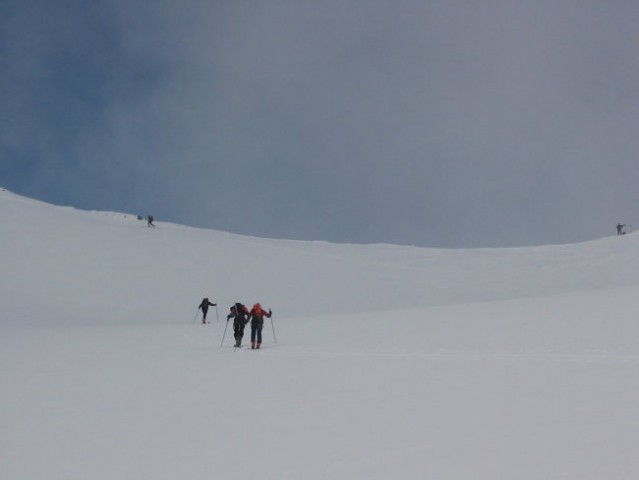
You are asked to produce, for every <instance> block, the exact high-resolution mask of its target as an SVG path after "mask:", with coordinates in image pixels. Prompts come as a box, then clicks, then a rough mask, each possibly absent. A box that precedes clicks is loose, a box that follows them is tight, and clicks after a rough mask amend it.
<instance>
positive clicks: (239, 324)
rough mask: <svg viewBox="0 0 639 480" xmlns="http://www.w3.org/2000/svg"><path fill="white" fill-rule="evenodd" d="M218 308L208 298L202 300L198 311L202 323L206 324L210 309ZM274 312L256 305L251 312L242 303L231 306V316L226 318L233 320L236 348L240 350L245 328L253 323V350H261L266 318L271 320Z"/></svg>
mask: <svg viewBox="0 0 639 480" xmlns="http://www.w3.org/2000/svg"><path fill="white" fill-rule="evenodd" d="M215 306H217V304H216V303H212V302H210V301H209V299H208V298H204V299H202V303H200V306H199V307H198V310H202V323H206V314H207V313H208V310H209V307H215ZM271 315H273V312H272V311H271V309H270V308H269V309H268V312H267V311H266V310H264V309H262V305H260V304H259V303H256V304H255V305H253V308H251V310H249V309H248V308H246V306H244V305H243V304H242V303H240V302H237V303H235V304H234V305H232V306H231V308H230V312H229V314H228V315H227V316H226V322H227V323H228V321H229V320H230V319H231V318H232V319H233V333H234V336H235V347H237V348H240V347H241V346H242V339H243V338H244V327H245V326H246V324H247V323H249V322H251V349H253V350H255V349H259V348H260V347H261V345H262V328H263V327H264V317H266V318H271Z"/></svg>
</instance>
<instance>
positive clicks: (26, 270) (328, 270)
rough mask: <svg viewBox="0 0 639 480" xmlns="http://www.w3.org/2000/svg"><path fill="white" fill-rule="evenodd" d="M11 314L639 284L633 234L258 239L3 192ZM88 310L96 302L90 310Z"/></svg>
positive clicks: (342, 305)
mask: <svg viewBox="0 0 639 480" xmlns="http://www.w3.org/2000/svg"><path fill="white" fill-rule="evenodd" d="M0 222H2V225H3V230H4V232H3V235H2V237H1V238H0V242H1V243H0V264H2V265H3V269H4V271H5V272H10V273H9V274H8V275H3V277H2V288H1V291H2V296H3V298H2V304H3V308H4V311H5V314H4V315H3V320H2V321H3V322H4V323H7V322H8V323H13V322H17V323H23V322H36V323H41V322H45V323H53V324H56V323H65V324H67V323H72V324H76V323H80V324H82V323H85V322H87V321H89V320H88V319H89V318H95V317H96V314H97V317H98V318H99V319H100V322H106V323H118V324H120V323H125V324H126V323H181V322H183V321H184V320H185V318H188V317H189V316H190V315H191V314H192V312H193V310H194V308H195V307H196V306H197V304H198V300H199V299H201V298H202V297H204V296H208V297H210V298H212V299H214V300H217V301H220V302H221V304H222V305H226V304H231V303H232V302H234V301H236V300H240V301H244V302H247V303H250V302H252V301H257V300H260V301H263V302H266V303H267V304H270V305H273V306H275V307H276V308H277V309H278V311H279V313H280V315H281V316H285V317H291V316H293V317H298V316H311V315H326V314H336V313H354V312H362V311H364V312H371V311H384V310H397V309H407V308H420V307H425V306H433V305H445V304H465V303H470V302H481V301H490V300H498V299H512V298H521V297H533V296H542V295H548V294H557V293H558V292H559V293H568V292H577V291H585V290H591V289H597V288H607V287H617V286H626V285H639V254H638V253H639V236H637V235H625V236H623V237H610V238H604V239H600V240H595V241H591V242H586V243H581V244H575V245H556V246H542V247H530V248H503V249H494V248H493V249H465V250H446V249H432V248H418V247H405V246H396V245H351V244H344V245H341V244H331V243H326V242H304V241H291V240H272V239H260V238H254V237H246V236H240V235H234V234H230V233H226V232H220V231H215V230H203V229H197V228H186V227H181V226H179V225H174V224H169V223H163V222H161V221H160V222H157V221H156V224H157V225H158V227H157V228H155V229H154V228H148V227H147V225H146V222H143V221H139V220H137V219H136V215H132V214H125V213H117V212H96V211H92V212H87V211H81V210H76V209H73V208H69V207H57V206H53V205H50V204H46V203H44V202H39V201H34V200H31V199H27V198H24V197H20V196H18V195H15V194H12V193H10V192H8V191H6V190H3V191H2V192H0ZM87 307H88V308H89V309H90V311H87V310H86V309H87Z"/></svg>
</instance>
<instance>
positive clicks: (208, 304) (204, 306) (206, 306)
mask: <svg viewBox="0 0 639 480" xmlns="http://www.w3.org/2000/svg"><path fill="white" fill-rule="evenodd" d="M216 305H217V303H211V302H209V299H208V298H203V299H202V303H200V306H199V307H197V308H198V310H199V309H202V324H205V323H206V314H207V313H208V312H209V307H215V306H216Z"/></svg>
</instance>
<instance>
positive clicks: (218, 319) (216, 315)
mask: <svg viewBox="0 0 639 480" xmlns="http://www.w3.org/2000/svg"><path fill="white" fill-rule="evenodd" d="M215 318H216V319H217V321H218V322H219V321H220V316H219V315H218V313H217V303H216V304H215Z"/></svg>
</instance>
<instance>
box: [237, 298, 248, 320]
mask: <svg viewBox="0 0 639 480" xmlns="http://www.w3.org/2000/svg"><path fill="white" fill-rule="evenodd" d="M235 320H241V321H243V322H244V323H246V321H247V318H246V307H245V306H244V305H242V304H241V303H240V302H237V303H236V304H235Z"/></svg>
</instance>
